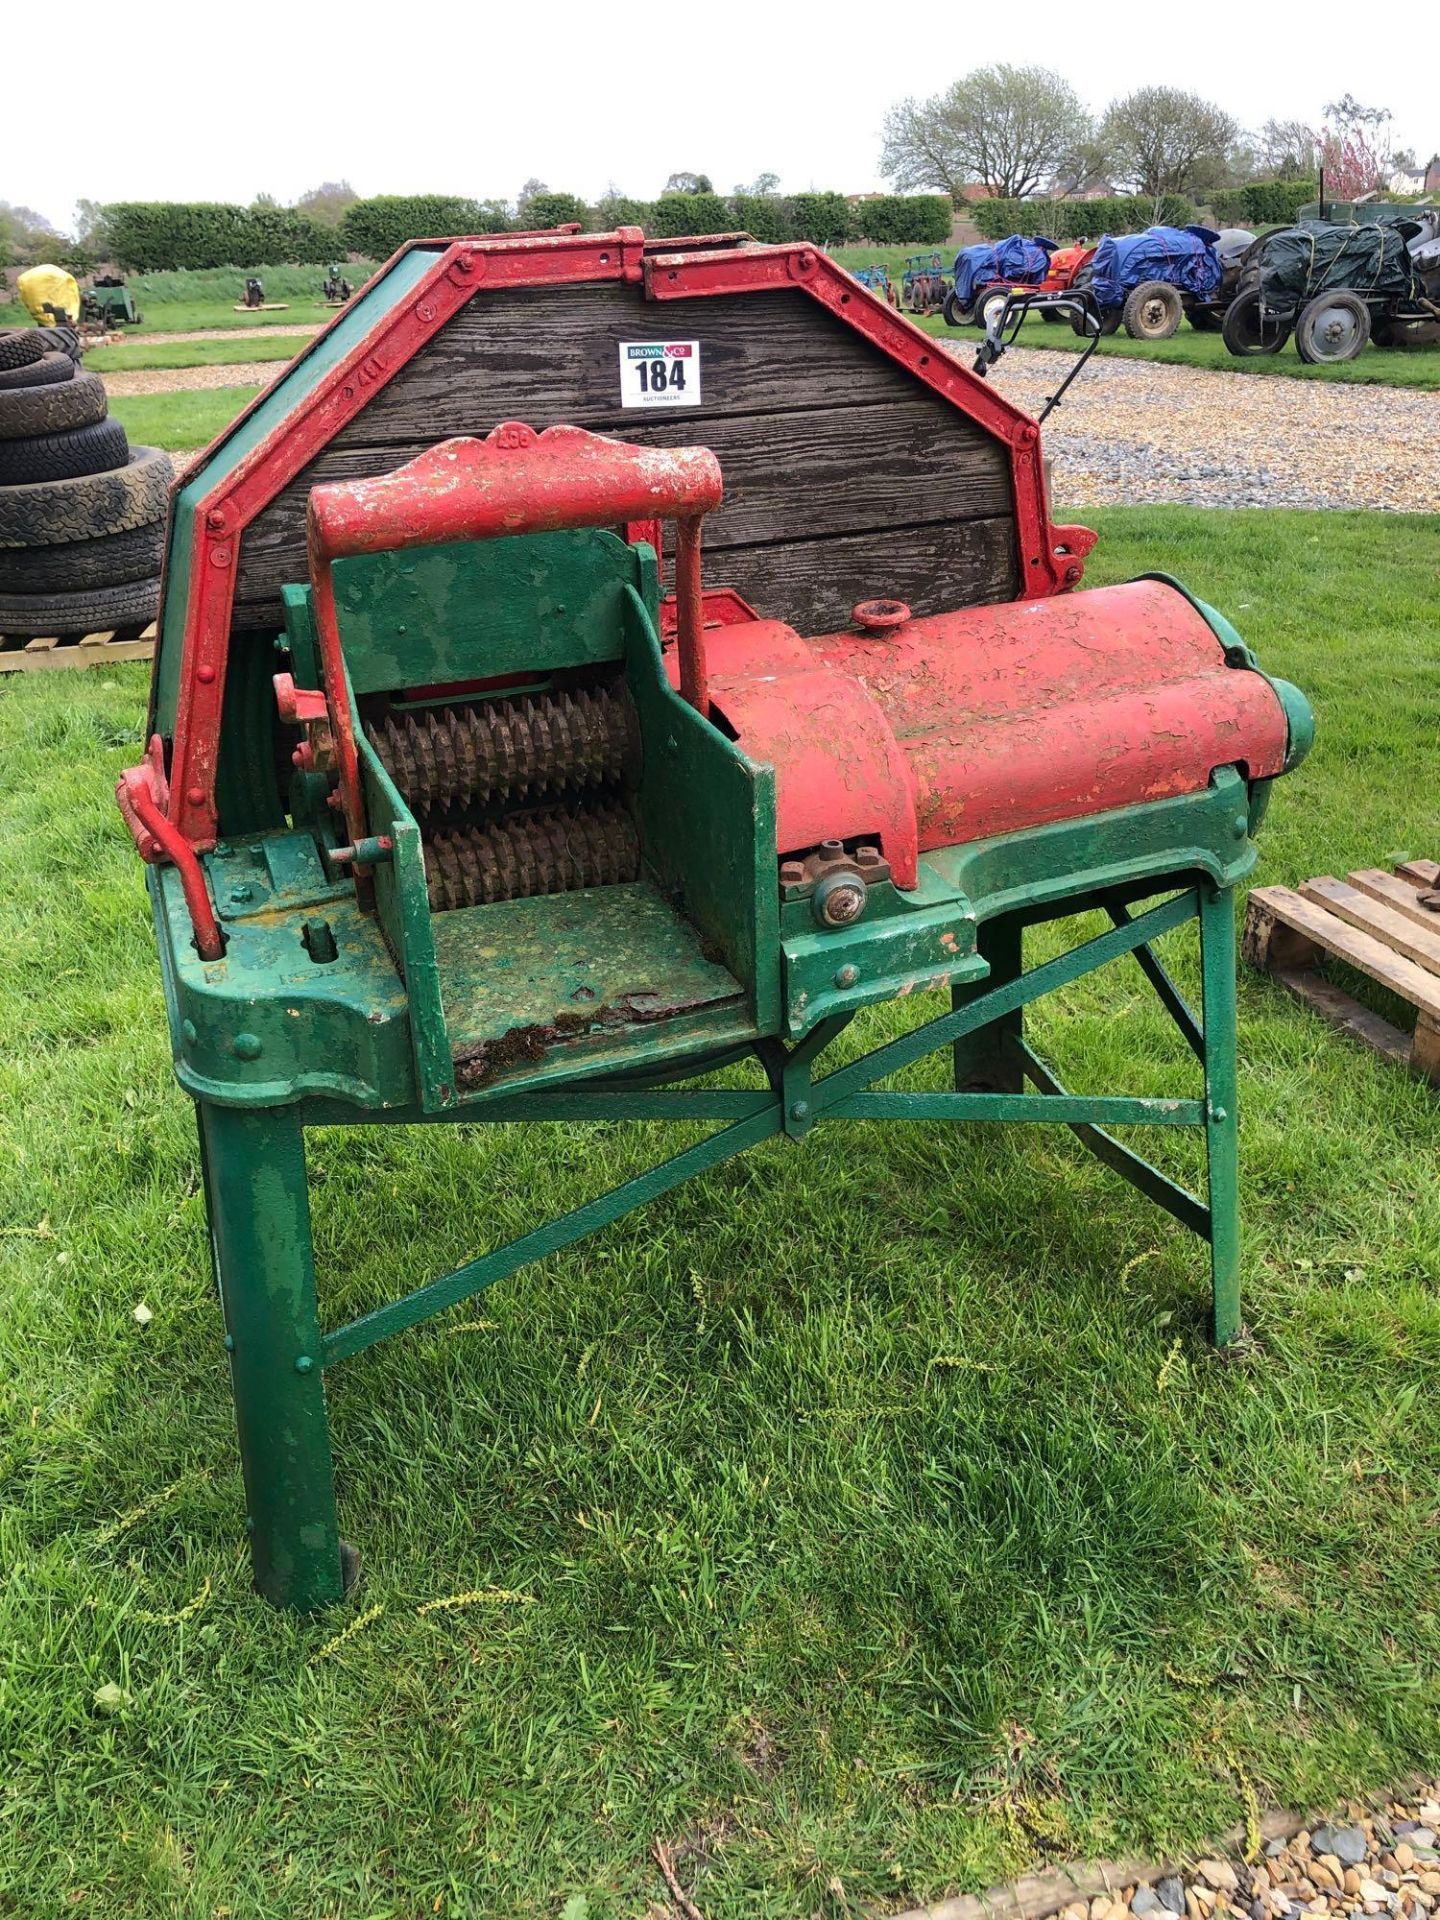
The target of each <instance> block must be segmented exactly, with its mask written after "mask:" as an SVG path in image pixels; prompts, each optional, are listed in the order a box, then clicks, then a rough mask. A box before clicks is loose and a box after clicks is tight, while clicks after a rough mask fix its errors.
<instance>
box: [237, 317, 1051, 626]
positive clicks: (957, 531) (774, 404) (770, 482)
mask: <svg viewBox="0 0 1440 1920" xmlns="http://www.w3.org/2000/svg"><path fill="white" fill-rule="evenodd" d="M660 333H663V335H664V337H666V338H669V339H682V340H688V339H694V340H697V341H699V343H700V363H701V367H702V372H703V387H702V396H703V398H702V404H701V405H700V406H699V407H694V406H689V407H673V408H672V407H667V408H663V409H661V408H655V409H653V410H647V411H644V412H641V411H638V410H634V409H629V410H627V409H622V408H621V406H620V404H619V354H618V349H619V346H620V343H621V342H623V341H627V340H630V341H633V340H643V339H653V338H655V337H656V336H657V334H660ZM510 419H514V420H524V421H526V422H527V423H528V424H529V425H531V426H533V427H537V428H540V427H548V426H553V425H556V424H558V423H561V422H570V423H572V424H575V425H579V426H585V427H588V428H590V429H592V430H593V431H596V432H601V433H614V434H616V435H617V436H619V437H621V438H624V439H627V440H633V441H638V442H641V443H645V444H652V445H657V446H681V445H685V444H688V443H692V442H701V443H703V444H704V445H706V446H708V447H710V448H711V449H712V450H713V451H714V452H715V453H716V454H717V455H718V456H719V459H720V464H721V468H722V470H723V472H724V475H725V504H724V506H723V507H721V508H720V509H719V510H718V511H717V512H715V513H714V514H712V515H711V516H710V518H709V519H708V521H707V523H706V532H705V538H706V552H707V556H708V558H707V564H706V578H707V580H708V581H709V582H710V584H712V585H721V586H730V587H734V588H735V589H736V590H737V591H739V592H740V593H742V594H743V595H744V596H745V597H746V598H747V599H748V600H750V601H751V602H752V603H753V604H754V605H755V606H756V607H758V608H759V609H760V610H761V611H763V612H764V613H765V614H767V615H769V616H772V617H775V618H779V619H783V620H788V621H791V622H793V623H796V624H798V625H801V626H804V627H806V628H807V629H810V630H815V629H823V628H825V627H827V626H837V625H842V624H844V622H845V621H846V620H847V619H848V618H849V614H850V609H851V608H852V607H853V606H854V605H855V604H856V602H857V601H860V600H865V599H870V598H873V597H876V596H878V595H881V594H889V595H895V596H898V597H899V598H901V599H904V600H907V601H909V602H910V604H911V605H912V606H913V607H914V608H915V610H916V611H917V612H925V613H929V612H936V611H939V610H940V609H941V608H945V607H954V606H964V605H975V604H980V603H982V602H991V601H1000V600H1007V599H1010V598H1012V597H1013V596H1014V595H1015V593H1016V591H1017V587H1018V581H1017V571H1018V568H1017V560H1016V541H1015V526H1014V506H1013V498H1012V481H1011V474H1010V457H1009V452H1008V449H1007V448H1006V447H1005V446H1004V445H1002V444H1001V443H1000V442H999V441H997V440H996V439H994V438H993V437H992V436H991V435H990V434H989V433H987V432H986V431H985V429H984V428H983V427H981V426H980V425H978V424H977V423H976V422H975V421H974V420H971V419H968V418H967V417H966V416H965V415H964V414H962V413H960V412H958V411H957V410H956V408H955V407H954V406H952V405H950V404H949V403H948V402H947V401H946V400H944V399H943V398H942V397H941V396H940V395H939V394H937V393H935V392H933V391H931V390H929V389H927V388H925V387H922V386H920V385H918V384H917V383H916V381H915V380H914V379H913V377H912V376H911V375H910V374H908V373H907V372H906V371H905V370H904V369H903V368H901V367H899V366H897V365H896V364H895V362H894V361H893V360H891V359H889V358H888V357H887V356H886V355H885V354H884V353H882V352H880V351H879V350H878V349H877V348H876V347H875V346H873V345H872V344H871V343H870V342H869V341H868V340H867V339H866V338H865V337H864V336H863V335H862V334H860V333H858V332H856V331H855V330H854V329H853V328H852V327H850V326H848V325H847V324H846V323H845V322H844V321H842V320H840V319H838V318H836V316H835V315H833V314H832V313H830V312H829V311H827V310H826V309H825V308H824V307H823V306H821V305H819V304H818V303H817V302H816V301H814V300H812V299H811V298H810V297H809V296H808V295H807V294H806V293H805V292H804V291H803V290H802V289H801V288H800V287H796V288H795V289H794V290H793V291H783V292H760V293H754V294H745V295H730V296H721V297H718V298H706V299H689V300H676V301H668V302H666V303H665V304H664V305H663V306H658V305H657V304H656V303H655V302H653V301H647V299H646V297H645V293H644V290H643V288H641V287H639V286H633V285H619V284H615V283H613V282H612V283H609V284H603V285H592V286H566V285H558V286H551V287H529V288H516V289H513V290H505V289H498V290H496V291H493V292H492V291H486V290H482V291H481V292H479V293H477V294H476V295H475V297H474V298H473V299H472V300H471V301H470V302H469V303H468V304H467V305H466V306H464V307H463V308H461V310H460V311H459V312H458V313H457V314H456V315H455V316H454V318H453V319H452V320H450V322H449V323H448V324H447V325H446V326H445V327H444V328H443V329H442V330H441V331H440V332H439V333H437V334H436V336H435V337H434V339H433V340H432V341H430V342H429V343H428V344H427V345H426V346H425V347H424V348H422V349H421V351H420V352H419V353H418V354H417V355H416V356H415V358H414V359H413V360H411V361H410V362H409V364H408V365H407V366H405V367H404V368H402V369H401V370H400V372H398V373H397V374H396V375H395V376H394V378H393V379H392V380H390V382H389V383H388V384H387V385H386V386H384V387H382V388H380V389H379V390H378V391H377V392H376V394H375V395H374V397H373V399H371V401H370V402H369V404H368V405H367V406H366V407H365V409H364V410H363V412H361V413H359V414H358V415H357V416H356V417H355V418H354V419H353V420H352V421H351V422H350V423H349V424H348V425H347V426H345V427H343V428H342V429H341V431H340V432H339V433H338V434H337V435H336V436H335V438H334V439H333V440H332V441H331V442H330V444H329V445H328V446H327V447H326V448H325V450H324V451H323V452H322V453H321V454H319V455H318V457H317V458H316V459H314V460H312V461H311V462H310V464H309V465H308V466H307V467H306V468H305V469H304V471H303V472H302V473H301V474H300V475H299V476H298V477H297V478H296V480H295V481H294V482H293V483H292V484H291V485H290V486H289V487H287V488H286V489H285V490H284V492H283V493H281V494H280V495H279V497H278V498H277V499H276V500H275V501H274V502H273V503H272V504H271V505H270V506H269V507H267V508H266V509H265V510H264V511H263V512H262V513H261V514H260V515H259V516H258V518H257V520H256V521H255V524H254V525H253V526H252V527H251V528H250V529H249V531H248V532H247V534H246V537H245V541H244V545H243V548H242V551H241V558H240V571H239V579H238V582H237V588H236V625H237V626H240V627H273V626H275V625H277V624H278V622H279V614H280V590H281V588H282V587H283V586H284V585H285V584H286V583H287V582H289V581H296V580H301V579H303V578H304V577H305V503H306V500H307V498H308V495H309V491H310V489H311V487H312V486H314V485H316V484H317V483H318V482H320V481H327V480H338V479H356V478H360V477H363V476H368V475H371V474H378V473H388V472H390V471H391V470H393V469H394V468H396V467H399V466H403V465H404V464H405V462H406V461H408V460H412V459H413V458H414V457H415V455H416V454H417V453H420V452H422V451H423V450H424V449H425V448H426V447H428V446H431V445H433V444H434V443H435V442H436V441H437V440H444V439H447V438H449V437H451V436H452V435H455V434H486V433H488V432H489V431H490V430H491V429H492V428H493V427H495V426H496V425H498V424H499V422H501V421H502V420H510Z"/></svg>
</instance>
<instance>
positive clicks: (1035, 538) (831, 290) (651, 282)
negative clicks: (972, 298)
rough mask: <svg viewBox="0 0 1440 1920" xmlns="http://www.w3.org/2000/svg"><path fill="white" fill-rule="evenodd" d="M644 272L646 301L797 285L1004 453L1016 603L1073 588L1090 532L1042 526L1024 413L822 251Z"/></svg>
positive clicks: (665, 258) (1036, 464)
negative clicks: (1017, 560)
mask: <svg viewBox="0 0 1440 1920" xmlns="http://www.w3.org/2000/svg"><path fill="white" fill-rule="evenodd" d="M644 266H645V292H646V294H647V296H648V297H649V298H650V299H652V300H684V299H693V298H694V297H695V296H696V295H701V294H725V293H754V292H756V291H759V290H761V289H764V288H769V289H772V290H780V289H787V288H791V287H796V286H798V287H800V288H802V289H803V290H804V291H805V292H806V293H808V294H809V295H810V296H811V298H812V299H815V300H817V301H819V303H820V305H821V306H823V307H826V308H828V309H829V311H830V312H831V313H833V314H835V315H836V316H837V317H838V318H839V319H841V320H844V321H845V322H846V324H847V325H849V326H852V327H854V328H855V330H856V331H857V332H858V333H861V334H863V335H864V336H865V338H866V339H867V340H869V341H870V343H871V344H872V345H873V346H876V347H878V348H879V349H880V351H881V352H882V353H885V354H887V355H888V356H889V357H890V359H892V360H895V361H897V362H898V363H899V364H900V365H901V366H902V367H904V368H905V369H906V371H907V372H908V373H910V374H913V375H914V377H915V378H916V379H917V380H920V381H922V382H923V383H924V384H925V385H926V386H928V387H930V388H931V389H932V391H934V392H935V393H938V394H939V395H940V396H941V398H942V399H945V400H948V401H949V402H950V403H951V405H952V406H955V407H958V408H959V410H960V411H961V412H962V413H964V414H966V415H968V417H969V418H971V419H972V420H975V421H977V422H978V423H979V425H981V426H982V427H984V428H985V429H986V431H987V432H989V433H990V434H992V435H993V436H994V437H995V438H996V439H997V440H1000V441H1002V442H1003V443H1004V445H1005V446H1007V447H1008V448H1009V450H1010V469H1011V481H1012V486H1013V490H1014V498H1015V521H1016V534H1017V543H1018V545H1019V549H1020V556H1021V569H1020V571H1021V580H1020V593H1019V595H1018V597H1019V598H1020V599H1022V600H1037V599H1043V598H1045V597H1047V596H1048V595H1050V594H1053V593H1063V592H1065V591H1067V590H1068V589H1069V588H1071V587H1075V586H1078V585H1079V583H1080V579H1081V576H1082V575H1083V573H1084V571H1085V569H1084V567H1083V565H1082V564H1081V563H1082V561H1083V559H1084V556H1085V555H1086V554H1087V553H1088V552H1089V551H1090V549H1091V547H1093V546H1094V544H1095V535H1094V533H1092V532H1091V530H1090V529H1089V528H1088V527H1056V526H1053V525H1052V524H1051V522H1050V518H1049V515H1048V514H1047V512H1046V510H1045V470H1044V463H1043V460H1042V457H1041V451H1040V429H1039V427H1038V426H1037V425H1036V424H1035V422H1034V421H1033V420H1032V419H1031V418H1030V416H1029V414H1027V413H1025V412H1023V411H1022V410H1021V409H1020V408H1019V407H1017V406H1015V405H1014V403H1013V402H1011V401H1009V400H1006V399H1005V398H1004V396H1003V395H1002V394H999V393H997V392H996V390H995V389H994V388H993V387H991V386H989V385H988V384H987V383H986V382H985V381H984V380H980V379H977V378H976V376H975V375H974V374H973V373H971V372H970V371H969V369H968V368H966V367H964V366H962V365H961V364H960V362H959V360H957V359H956V357H955V355H954V354H952V353H947V352H946V351H945V350H944V349H943V348H941V347H937V345H936V343H935V341H934V340H933V339H932V338H931V336H930V335H929V334H928V333H925V332H923V331H922V329H921V328H919V327H917V326H916V325H915V323H914V322H913V321H912V320H909V319H907V318H906V317H905V316H904V315H903V314H902V313H900V312H898V311H897V310H896V309H895V308H894V307H891V306H888V305H887V304H886V303H885V301H883V300H881V299H879V298H878V297H877V295H875V294H873V293H872V292H871V291H870V290H869V288H868V287H863V286H861V285H860V283H859V282H858V281H857V280H855V279H854V278H852V276H851V275H850V274H848V273H846V272H845V271H844V269H843V268H842V267H837V266H836V264H835V262H834V261H833V260H831V259H829V258H828V257H827V256H826V255H825V254H823V253H820V252H819V251H817V249H816V248H814V247H806V246H797V245H794V244H791V245H788V246H778V247H758V246H757V247H747V248H745V249H744V250H743V251H737V252H735V253H721V254H709V255H693V254H687V253H683V252H677V253H647V254H646V256H645V263H644ZM1057 549H1063V551H1059V552H1057Z"/></svg>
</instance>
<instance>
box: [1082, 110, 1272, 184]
mask: <svg viewBox="0 0 1440 1920" xmlns="http://www.w3.org/2000/svg"><path fill="white" fill-rule="evenodd" d="M1238 131H1239V129H1238V128H1237V126H1236V125H1235V122H1234V121H1233V120H1232V119H1231V118H1230V115H1229V114H1228V113H1226V112H1225V111H1224V109H1223V108H1221V107H1217V106H1215V105H1213V104H1212V103H1211V102H1210V101H1209V100H1202V99H1201V97H1200V95H1199V94H1198V93H1185V92H1182V91H1181V89H1180V88H1178V87H1140V88H1139V89H1138V90H1137V91H1136V92H1134V93H1131V94H1127V95H1126V97H1125V98H1124V99H1123V100H1115V101H1112V103H1111V104H1110V106H1109V107H1107V108H1106V110H1105V118H1104V119H1103V120H1102V121H1101V123H1100V136H1101V138H1102V139H1103V140H1104V141H1105V142H1106V144H1107V145H1108V146H1109V148H1110V151H1111V153H1112V154H1113V155H1114V159H1115V177H1116V179H1117V181H1118V182H1119V183H1120V184H1121V185H1123V186H1129V187H1132V188H1133V189H1134V190H1135V192H1136V193H1144V194H1148V195H1149V196H1150V198H1151V199H1152V200H1157V201H1158V200H1160V199H1162V198H1163V197H1164V196H1165V195H1166V194H1167V193H1185V192H1187V191H1188V190H1189V189H1190V188H1191V187H1192V186H1193V185H1196V184H1199V183H1200V181H1201V180H1203V178H1204V176H1205V175H1206V173H1207V171H1209V172H1212V173H1213V170H1214V166H1215V163H1216V162H1217V161H1218V162H1219V163H1220V165H1221V167H1223V166H1224V160H1225V153H1226V150H1227V149H1228V148H1229V147H1230V145H1231V143H1232V142H1233V141H1234V139H1235V136H1236V134H1237V133H1238Z"/></svg>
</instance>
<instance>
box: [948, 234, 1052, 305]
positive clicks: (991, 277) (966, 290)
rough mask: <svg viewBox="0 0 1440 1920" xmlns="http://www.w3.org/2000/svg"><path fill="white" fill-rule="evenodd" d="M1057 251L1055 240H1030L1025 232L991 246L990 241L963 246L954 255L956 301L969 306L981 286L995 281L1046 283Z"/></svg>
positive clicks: (1012, 235) (986, 285)
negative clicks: (1044, 281) (1047, 274)
mask: <svg viewBox="0 0 1440 1920" xmlns="http://www.w3.org/2000/svg"><path fill="white" fill-rule="evenodd" d="M1054 250H1055V242H1054V241H1053V240H1041V239H1039V238H1036V239H1033V240H1027V239H1026V238H1025V235H1024V234H1023V233H1012V234H1011V235H1010V236H1009V238H1008V239H1006V240H1002V241H1000V243H999V244H998V246H992V245H991V244H990V242H989V241H988V240H982V241H979V242H978V243H977V244H976V245H975V246H973V247H962V248H961V249H960V251H959V253H957V254H956V256H955V298H956V300H957V301H958V302H959V303H960V305H961V306H962V307H968V306H969V305H970V303H971V301H972V300H973V299H974V298H975V296H976V294H977V293H979V292H980V290H981V288H982V287H988V286H990V285H991V284H992V283H993V282H994V281H996V280H1005V281H1011V280H1014V281H1017V282H1019V283H1021V284H1029V283H1032V282H1034V281H1036V280H1043V279H1044V278H1045V275H1046V273H1047V272H1048V270H1049V266H1050V255H1051V254H1052V253H1053V252H1054Z"/></svg>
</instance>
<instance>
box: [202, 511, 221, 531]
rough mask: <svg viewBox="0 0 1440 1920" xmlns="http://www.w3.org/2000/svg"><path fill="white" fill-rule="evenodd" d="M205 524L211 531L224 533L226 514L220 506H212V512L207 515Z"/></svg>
mask: <svg viewBox="0 0 1440 1920" xmlns="http://www.w3.org/2000/svg"><path fill="white" fill-rule="evenodd" d="M205 524H206V526H207V527H208V528H209V529H210V531H211V533H223V532H224V531H225V516H224V514H223V513H221V511H220V510H219V508H218V507H212V508H211V510H210V512H209V513H207V514H206V516H205Z"/></svg>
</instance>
